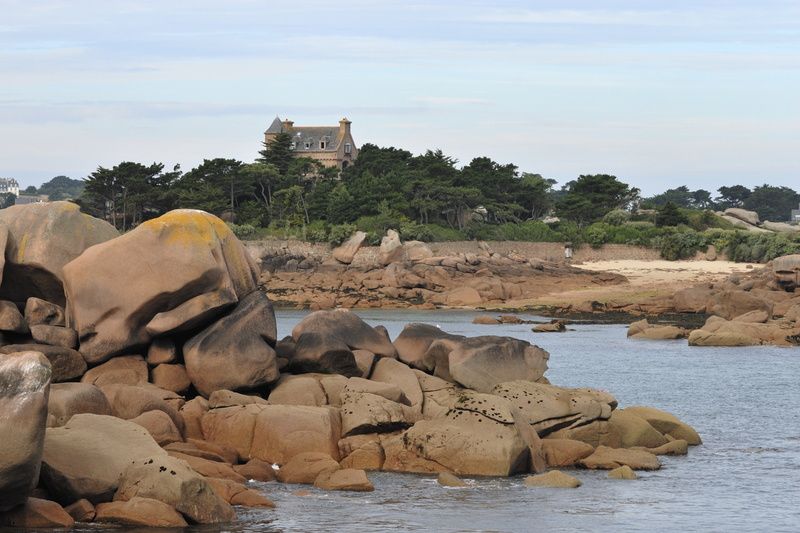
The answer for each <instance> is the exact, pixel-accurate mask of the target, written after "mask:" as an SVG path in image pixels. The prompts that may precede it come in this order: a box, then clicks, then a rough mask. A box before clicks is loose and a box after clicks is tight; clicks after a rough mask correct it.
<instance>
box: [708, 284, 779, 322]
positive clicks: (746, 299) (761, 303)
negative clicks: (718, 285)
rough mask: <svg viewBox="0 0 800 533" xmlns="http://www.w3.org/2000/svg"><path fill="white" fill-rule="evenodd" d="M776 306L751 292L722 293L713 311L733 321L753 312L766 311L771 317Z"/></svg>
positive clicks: (718, 295) (717, 298)
mask: <svg viewBox="0 0 800 533" xmlns="http://www.w3.org/2000/svg"><path fill="white" fill-rule="evenodd" d="M774 305H775V304H774V303H773V302H771V301H770V300H767V299H766V298H763V297H761V296H757V295H755V294H751V293H749V292H745V291H720V292H719V293H717V295H716V305H714V307H713V309H712V311H713V313H714V314H715V315H717V316H719V317H722V318H724V319H725V320H731V319H733V318H736V317H737V316H740V315H743V314H745V313H749V312H751V311H764V312H766V313H767V314H768V315H770V316H771V315H772V308H773V307H774Z"/></svg>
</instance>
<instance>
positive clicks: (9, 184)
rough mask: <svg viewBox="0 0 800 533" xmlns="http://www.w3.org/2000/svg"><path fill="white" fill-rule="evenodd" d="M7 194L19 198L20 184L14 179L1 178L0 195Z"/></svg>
mask: <svg viewBox="0 0 800 533" xmlns="http://www.w3.org/2000/svg"><path fill="white" fill-rule="evenodd" d="M7 192H10V193H11V194H13V195H14V196H19V183H18V182H17V180H15V179H14V178H0V194H3V193H7Z"/></svg>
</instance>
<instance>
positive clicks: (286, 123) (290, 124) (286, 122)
mask: <svg viewBox="0 0 800 533" xmlns="http://www.w3.org/2000/svg"><path fill="white" fill-rule="evenodd" d="M293 126H294V122H292V121H291V120H284V121H283V130H284V131H289V130H291V129H292V127H293Z"/></svg>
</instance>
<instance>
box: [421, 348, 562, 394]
mask: <svg viewBox="0 0 800 533" xmlns="http://www.w3.org/2000/svg"><path fill="white" fill-rule="evenodd" d="M549 358H550V354H548V353H547V352H546V351H545V350H542V349H541V348H539V347H538V346H534V345H531V344H530V343H528V342H526V341H522V340H519V339H514V338H511V337H496V336H481V337H471V338H466V337H462V338H452V337H451V338H443V339H437V340H435V341H433V342H432V343H431V345H430V346H429V347H428V350H427V351H426V352H425V356H424V357H423V365H424V366H425V370H427V371H429V372H431V373H432V374H433V375H435V376H438V377H441V378H443V379H446V380H450V381H455V382H457V383H460V384H461V385H463V386H464V387H466V388H470V389H475V390H477V391H479V392H488V391H489V390H491V389H492V388H493V387H494V386H495V385H497V384H498V383H502V382H504V381H510V380H513V379H522V380H527V381H536V380H538V379H540V378H541V377H542V376H543V375H544V372H545V370H547V360H548V359H549Z"/></svg>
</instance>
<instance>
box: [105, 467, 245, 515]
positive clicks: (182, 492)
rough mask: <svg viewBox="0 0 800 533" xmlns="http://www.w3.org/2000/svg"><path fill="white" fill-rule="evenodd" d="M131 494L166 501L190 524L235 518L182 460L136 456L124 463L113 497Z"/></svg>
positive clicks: (217, 496) (116, 498)
mask: <svg viewBox="0 0 800 533" xmlns="http://www.w3.org/2000/svg"><path fill="white" fill-rule="evenodd" d="M135 497H139V498H149V499H152V500H157V501H160V502H163V503H166V504H167V505H170V506H172V507H173V508H174V509H175V510H177V511H178V512H179V513H181V514H182V515H183V516H184V517H186V518H187V521H188V522H192V523H197V524H218V523H222V522H230V521H232V520H235V519H236V513H235V512H234V510H233V508H232V507H231V506H230V504H229V503H228V502H226V501H225V500H223V499H222V498H220V497H219V495H217V493H216V492H214V489H213V488H212V487H211V485H210V484H209V483H208V482H207V481H206V480H205V478H203V476H201V475H200V474H198V473H197V472H196V471H195V470H194V469H192V468H191V467H190V466H189V465H188V464H187V463H186V461H182V460H180V459H176V458H174V457H169V456H166V455H162V456H159V457H156V458H153V459H147V460H145V459H137V460H134V461H132V462H131V463H130V464H128V465H127V466H126V468H125V470H124V471H123V472H122V473H121V475H120V476H119V488H118V489H117V491H116V494H114V500H115V501H129V500H131V499H133V498H135Z"/></svg>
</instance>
